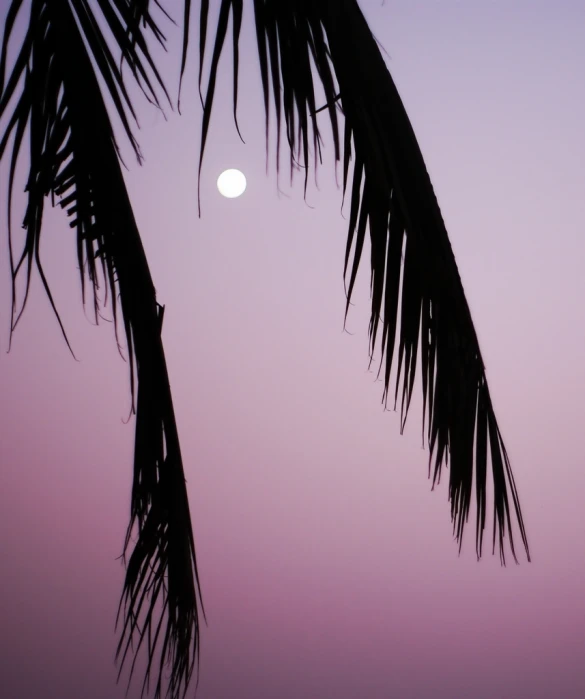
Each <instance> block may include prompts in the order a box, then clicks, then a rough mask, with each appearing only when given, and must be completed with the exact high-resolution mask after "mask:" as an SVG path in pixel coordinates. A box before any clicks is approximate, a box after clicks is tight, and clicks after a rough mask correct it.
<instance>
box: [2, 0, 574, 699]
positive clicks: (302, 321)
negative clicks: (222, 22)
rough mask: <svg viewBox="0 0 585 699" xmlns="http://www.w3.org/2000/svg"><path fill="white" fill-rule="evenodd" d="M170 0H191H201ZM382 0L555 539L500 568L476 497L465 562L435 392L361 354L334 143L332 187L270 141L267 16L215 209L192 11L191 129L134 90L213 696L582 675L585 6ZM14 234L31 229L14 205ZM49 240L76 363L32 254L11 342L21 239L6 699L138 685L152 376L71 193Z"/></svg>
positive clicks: (547, 680)
mask: <svg viewBox="0 0 585 699" xmlns="http://www.w3.org/2000/svg"><path fill="white" fill-rule="evenodd" d="M6 4H7V3H6ZM247 4H248V3H247ZM167 6H168V7H169V8H170V9H171V11H172V14H173V15H174V16H176V18H177V19H178V20H179V19H180V18H181V12H180V10H179V7H180V5H179V3H178V2H176V1H175V2H172V3H168V4H167ZM215 6H217V3H215ZM361 6H362V8H363V10H364V12H365V14H366V16H367V18H368V20H369V21H370V23H371V26H372V27H373V28H374V31H375V34H376V36H377V38H378V39H379V40H380V42H381V43H382V44H383V46H384V47H385V49H386V50H387V52H388V54H389V58H388V65H389V67H390V71H391V73H392V75H393V77H394V79H395V81H396V83H397V86H398V89H399V91H400V93H401V96H402V98H403V101H404V103H405V106H406V109H407V111H408V114H409V116H410V119H411V121H412V123H413V126H414V129H415V132H416V135H417V137H418V139H419V143H420V145H421V148H422V151H423V154H424V157H425V160H426V163H427V166H428V169H429V172H430V174H431V177H432V180H433V184H434V187H435V190H436V193H437V196H438V199H439V203H440V206H441V208H442V212H443V215H444V218H445V221H446V223H447V228H448V230H449V234H450V238H451V242H452V246H453V249H454V251H455V255H456V259H457V263H458V266H459V270H460V273H461V276H462V279H463V283H464V286H465V290H466V294H467V298H468V301H469V304H470V307H471V311H472V315H473V318H474V321H475V324H476V328H477V332H478V335H479V339H480V344H481V347H482V351H483V355H484V359H485V361H486V364H487V371H488V378H489V382H490V387H491V394H492V398H493V401H494V405H495V408H496V414H497V416H498V420H499V423H500V427H501V429H502V433H503V436H504V439H505V442H506V446H507V449H508V452H509V454H510V458H511V461H512V467H513V469H514V474H515V478H516V482H517V485H518V488H519V492H520V499H521V503H522V507H523V512H524V516H525V521H526V525H527V530H528V537H529V542H530V545H531V552H532V556H533V562H532V563H530V564H528V563H527V562H526V560H525V558H523V557H521V558H520V562H521V564H520V565H519V566H516V565H514V564H513V563H511V564H509V565H508V567H507V568H502V567H501V566H500V563H499V557H498V556H497V555H496V556H494V557H492V555H491V550H490V547H489V545H488V547H486V548H487V550H486V555H485V556H484V558H483V559H482V561H481V562H479V563H478V562H477V561H476V556H475V549H474V545H473V526H474V525H473V521H474V510H473V511H472V513H471V516H470V526H469V529H468V530H467V532H466V536H465V540H464V545H463V551H462V554H461V555H460V556H458V553H457V546H456V544H455V543H454V542H453V541H452V533H451V532H452V530H451V524H450V519H449V506H448V504H447V488H446V480H447V479H446V478H444V480H443V482H442V483H441V485H440V487H438V488H436V489H435V491H434V492H430V482H429V481H428V480H427V478H426V476H427V452H426V451H423V450H422V449H421V444H420V424H421V423H420V406H421V401H420V395H419V394H418V393H417V396H416V401H414V400H413V406H412V408H411V412H410V415H409V421H408V424H407V429H406V431H405V434H404V435H403V436H402V437H401V436H400V435H399V418H398V415H397V414H396V413H393V412H384V411H383V410H382V407H381V405H380V399H381V395H382V385H381V383H379V382H375V374H374V373H371V372H370V373H368V371H367V364H368V362H367V359H368V355H367V349H368V344H367V325H368V320H369V300H368V283H369V275H368V273H367V268H366V266H364V268H363V270H362V274H361V277H360V279H359V285H358V286H359V288H358V289H357V292H356V295H355V299H354V300H355V305H354V306H353V307H352V310H351V313H350V316H349V321H348V330H349V331H350V332H351V333H353V335H350V334H347V333H343V332H342V326H343V312H344V292H343V281H342V270H343V256H344V251H345V236H346V225H347V222H346V221H344V219H343V218H342V217H341V215H340V204H341V193H340V192H339V191H338V190H337V189H336V186H335V179H334V176H333V173H334V169H333V163H332V159H331V154H330V157H329V159H328V160H326V161H325V163H324V165H323V168H322V169H321V170H320V174H319V187H320V189H319V190H317V189H316V188H315V187H314V186H313V187H312V188H311V189H310V191H309V195H308V205H307V204H305V203H304V202H303V197H302V186H301V185H302V182H301V179H300V178H299V180H298V181H296V182H295V184H294V186H293V187H292V188H291V187H289V186H288V183H287V177H286V174H283V176H282V177H281V183H280V184H281V190H282V194H280V195H279V194H278V192H277V189H276V180H275V177H274V172H273V171H274V168H273V166H272V163H273V160H272V159H271V166H270V173H269V176H268V177H266V175H265V155H264V142H263V139H264V122H263V115H262V100H261V96H260V82H259V75H258V66H257V58H256V53H255V47H254V41H255V39H254V36H253V32H252V31H251V30H252V25H251V21H252V13H251V12H250V8H246V9H247V10H248V12H247V15H246V17H245V26H244V36H243V39H242V41H243V43H242V51H243V56H242V61H243V66H242V71H243V73H242V96H241V108H240V112H239V117H240V126H241V129H242V132H243V135H244V139H245V140H246V145H243V144H242V143H241V142H240V141H239V140H238V136H237V133H236V132H235V129H234V127H233V124H232V121H231V113H230V109H231V100H230V80H229V77H230V75H231V72H230V71H231V66H230V64H229V62H228V61H229V59H230V54H229V50H228V52H227V53H226V56H225V58H224V70H223V72H222V75H223V77H224V80H223V81H222V82H221V85H220V89H219V93H218V98H217V104H216V107H215V109H214V119H213V121H212V129H211V133H210V141H209V146H208V150H207V153H206V157H205V161H204V168H203V178H202V188H201V190H202V204H203V212H202V217H201V219H199V218H198V216H197V208H196V174H197V155H198V145H199V135H200V116H201V114H200V106H199V104H198V99H197V93H196V75H197V52H196V50H195V48H196V47H195V37H196V31H197V27H196V24H197V17H195V18H194V24H193V30H194V34H193V36H194V40H193V44H192V47H191V54H190V62H189V68H188V72H187V76H186V81H185V87H184V93H183V100H182V112H183V115H182V117H179V116H178V115H177V114H176V113H174V114H169V122H168V123H165V121H164V119H163V118H162V117H161V116H160V115H159V114H157V113H156V112H155V111H154V110H153V109H151V108H149V105H147V104H145V103H143V102H142V103H140V105H139V106H140V108H141V115H142V116H141V131H140V133H139V140H140V143H141V146H142V149H143V152H144V155H145V157H146V163H145V166H144V167H143V168H141V169H140V168H138V167H137V166H136V165H135V163H134V162H132V158H131V157H128V158H127V164H128V165H129V167H130V172H129V173H128V175H127V182H128V187H129V190H130V193H131V197H132V201H133V203H134V206H135V212H136V216H137V220H138V223H139V226H140V230H141V233H142V236H143V239H144V244H145V247H146V250H147V254H148V258H149V261H150V264H151V269H152V273H153V277H154V280H155V285H156V288H157V292H158V297H159V301H160V302H161V303H163V304H165V306H166V313H165V324H164V333H163V338H164V342H165V347H166V352H167V359H168V364H169V371H170V376H171V383H172V387H173V393H174V399H175V408H176V413H177V419H178V425H179V430H180V435H181V440H182V449H183V457H184V463H185V468H186V474H187V480H188V490H189V498H190V503H191V510H192V517H193V526H194V531H195V539H196V547H197V555H198V565H199V570H200V574H201V580H202V586H203V598H204V603H205V608H206V613H207V619H208V626H207V627H203V629H202V637H201V675H200V685H199V690H198V693H197V696H198V697H199V699H231V698H232V697H238V698H239V699H273V698H275V697H278V698H282V699H296V698H297V697H298V698H301V697H302V698H303V699H322V698H324V697H336V698H338V699H354V698H356V697H366V698H368V699H369V698H371V699H378V698H380V699H382V698H387V697H396V698H398V699H431V697H432V698H433V699H443V698H444V699H447V698H453V697H455V698H457V697H462V698H467V697H473V698H474V699H508V698H510V699H524V698H525V699H548V698H555V699H556V698H563V699H573V698H575V699H576V698H577V697H583V696H585V665H584V662H583V659H584V657H585V545H584V543H583V542H584V541H585V516H584V512H583V502H584V496H583V494H584V492H585V469H584V468H583V466H584V463H583V461H584V456H583V455H584V453H585V430H584V428H583V424H584V417H585V409H584V407H583V395H584V394H585V363H584V361H583V357H584V355H585V323H584V312H583V303H584V301H585V275H584V273H583V267H584V264H585V119H584V115H585V77H584V72H583V66H584V65H585V5H584V4H583V3H582V2H581V0H575V1H571V2H569V0H558V2H554V3H553V2H552V1H551V0H541V1H539V2H536V1H533V0H530V1H529V0H524V1H522V2H521V1H520V0H514V1H509V0H508V1H504V0H497V1H496V0H494V1H493V2H480V1H479V0H477V1H476V2H469V3H463V2H460V1H455V0H441V2H438V1H437V0H427V1H425V2H422V1H418V2H413V0H408V1H407V0H400V1H398V0H388V1H387V2H385V3H382V2H381V0H361ZM2 7H5V3H2ZM195 7H198V3H195ZM173 8H175V9H174V12H173ZM167 29H168V35H169V38H170V39H171V40H172V42H173V43H174V46H175V50H174V51H172V52H171V53H170V54H169V56H166V57H161V62H162V65H163V68H164V71H165V75H166V76H167V78H168V84H169V87H170V88H171V89H173V90H175V91H176V86H177V82H178V62H179V54H178V51H177V49H178V46H179V44H180V31H179V30H177V29H173V28H172V27H170V26H167ZM125 152H126V153H128V149H127V148H126V150H125ZM227 167H238V168H240V169H241V170H243V171H244V172H245V173H246V175H247V177H248V189H247V191H246V193H245V195H244V196H243V197H242V198H241V199H235V200H227V199H223V198H221V197H220V195H219V194H218V193H217V190H216V188H215V180H216V178H217V176H218V174H219V173H220V172H221V171H222V170H223V169H225V168H227ZM2 172H3V179H2V182H1V183H0V187H1V191H2V201H5V196H6V194H5V192H6V177H5V170H3V171H2ZM22 202H23V199H22V197H19V198H17V203H20V204H22ZM20 211H21V210H19V217H20V216H21V213H20ZM2 236H3V238H2V240H3V242H2V246H3V249H4V251H6V249H7V248H6V230H5V225H4V223H3V224H2ZM42 253H43V256H44V260H45V266H46V271H47V274H48V277H49V280H50V283H51V286H52V290H53V293H54V296H55V300H56V303H57V305H58V308H59V311H60V313H61V315H62V318H63V321H64V323H65V326H66V329H67V332H68V335H69V338H70V341H71V343H72V346H73V349H74V351H75V353H76V356H77V357H78V359H79V360H80V361H79V362H75V361H74V360H73V359H72V357H71V355H70V354H69V353H68V351H67V348H66V346H65V344H64V342H63V339H62V336H61V334H60V331H59V327H58V325H57V323H56V321H55V319H54V316H53V315H52V313H51V311H50V308H49V304H48V301H47V299H46V297H45V295H44V293H43V291H42V288H41V286H40V284H39V281H38V278H37V277H35V280H34V282H33V289H32V297H31V299H30V302H29V306H28V308H27V311H26V313H25V315H24V317H23V319H22V322H21V324H20V326H19V328H18V330H17V332H16V334H15V336H14V339H13V347H12V351H11V352H10V354H6V350H7V347H8V327H9V323H8V319H9V310H10V296H9V292H10V288H9V281H8V264H7V256H6V254H4V255H3V256H2V260H3V261H2V264H1V265H0V292H1V296H0V300H1V305H0V327H1V334H0V349H1V355H0V396H1V402H0V412H1V414H0V531H1V532H2V535H1V536H0V561H1V569H2V573H1V585H0V694H1V695H2V697H5V698H6V699H20V698H23V699H29V698H31V699H33V698H36V697H39V698H41V697H42V698H43V699H49V698H52V697H56V698H59V699H69V698H70V697H71V698H77V697H83V699H121V698H122V697H123V696H124V690H125V685H124V684H123V683H121V684H120V685H118V686H117V685H116V681H115V680H116V671H115V667H114V662H113V659H114V650H115V645H116V640H117V636H116V635H115V634H114V620H115V612H116V608H117V603H118V599H119V595H120V592H121V588H122V582H123V568H122V565H121V563H120V561H119V560H116V558H117V556H119V555H120V553H121V549H122V544H123V537H124V533H125V527H126V525H127V518H128V514H129V502H130V485H131V455H132V448H133V439H134V434H133V425H125V424H124V423H123V420H125V419H126V417H127V415H128V411H129V408H130V398H129V386H128V374H127V371H128V368H127V365H126V364H125V363H124V362H123V361H122V360H121V359H120V357H119V355H118V353H117V349H116V345H115V342H114V335H113V331H112V327H111V325H110V324H109V323H106V322H104V323H101V324H100V326H99V327H98V328H96V327H94V326H92V324H91V323H90V321H89V320H87V319H86V317H84V313H83V309H82V307H81V300H80V294H79V280H78V272H77V269H76V260H75V246H74V238H73V232H72V231H71V230H70V229H69V228H68V226H67V225H66V223H65V222H64V219H63V217H62V215H61V213H60V212H51V211H48V212H47V216H46V222H45V229H44V239H43V245H42ZM364 260H366V261H367V257H366V255H365V256H364ZM419 393H420V385H419ZM490 526H491V522H490ZM139 689H140V683H139V682H136V683H135V684H133V685H132V688H131V690H130V693H129V695H128V696H129V697H130V699H136V698H137V697H138V696H139V694H140V692H139Z"/></svg>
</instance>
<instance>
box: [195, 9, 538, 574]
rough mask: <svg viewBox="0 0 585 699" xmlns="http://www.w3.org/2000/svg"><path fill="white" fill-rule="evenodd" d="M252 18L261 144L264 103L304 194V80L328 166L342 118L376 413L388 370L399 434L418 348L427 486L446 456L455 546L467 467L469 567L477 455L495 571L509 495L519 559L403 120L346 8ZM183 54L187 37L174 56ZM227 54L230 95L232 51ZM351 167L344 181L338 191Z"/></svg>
mask: <svg viewBox="0 0 585 699" xmlns="http://www.w3.org/2000/svg"><path fill="white" fill-rule="evenodd" d="M189 5H190V0H186V6H187V8H189ZM242 9H243V3H242V0H222V2H221V6H220V13H219V20H218V26H217V29H216V36H215V42H214V46H213V55H212V60H211V65H210V68H209V77H208V84H207V90H206V93H205V99H204V119H203V134H202V145H201V158H202V157H203V152H204V149H205V142H206V136H207V129H208V125H209V120H210V117H211V111H212V105H213V98H214V90H215V84H216V79H217V69H218V64H219V57H220V55H221V52H222V49H223V45H224V42H225V38H226V35H227V31H228V25H229V19H230V15H231V17H232V41H233V44H234V47H235V46H237V42H238V38H239V26H240V22H241V14H242ZM208 10H209V2H208V0H202V1H201V19H200V27H201V37H200V52H201V58H203V52H204V50H205V37H206V33H207V24H208ZM254 11H255V21H256V31H257V39H258V52H259V61H260V71H261V76H262V85H263V88H264V104H265V111H266V130H267V139H268V134H269V113H270V103H271V101H272V103H273V105H274V107H275V110H276V133H277V149H276V158H277V167H278V164H279V160H278V158H279V152H280V133H281V125H282V122H283V121H284V129H285V133H286V138H287V140H288V143H289V147H290V167H291V173H292V171H293V169H294V168H295V163H296V162H297V161H298V162H300V164H301V166H302V167H304V168H305V187H306V181H307V179H306V178H307V177H308V172H309V167H310V165H311V163H310V162H309V160H310V157H309V155H310V150H311V146H312V150H313V158H314V162H315V164H316V162H317V157H318V152H319V143H320V136H319V127H318V123H317V118H318V117H317V116H316V114H317V112H319V111H321V110H322V108H320V109H316V98H315V84H314V80H315V77H316V76H318V79H319V80H320V82H321V85H322V88H323V90H324V93H325V98H326V105H325V108H326V110H327V112H328V114H329V122H330V126H331V129H332V133H333V140H334V148H335V158H336V161H337V160H339V159H340V157H341V156H340V152H341V147H340V141H341V139H340V127H339V124H338V119H337V111H336V109H337V105H338V104H339V106H340V107H341V110H342V112H343V115H344V120H345V121H344V146H343V171H344V192H345V191H346V188H347V187H350V189H351V204H350V219H349V232H348V240H347V251H346V259H345V271H344V274H345V276H346V279H347V277H349V284H348V291H347V306H346V314H347V310H348V308H349V304H350V299H351V295H352V292H353V288H354V283H355V280H356V274H357V270H358V266H359V263H360V260H361V255H362V251H363V246H364V241H365V237H366V231H367V230H369V234H370V241H371V261H370V264H371V298H372V308H371V318H370V328H369V336H370V353H371V356H373V352H374V348H375V347H376V346H377V343H378V341H379V344H380V346H381V351H382V362H381V365H380V371H381V370H382V368H383V370H384V386H385V390H384V396H383V402H384V403H385V404H386V402H387V400H388V397H389V392H390V391H391V388H390V375H391V368H392V364H393V361H396V362H397V370H396V385H395V389H394V401H395V404H396V402H397V401H398V397H399V393H400V405H401V430H402V429H403V428H404V422H405V420H406V416H407V413H408V408H409V405H410V400H411V397H412V391H413V387H414V380H415V375H416V364H417V356H418V352H419V347H420V362H421V370H422V392H423V436H424V432H425V420H426V421H427V436H428V442H429V451H430V455H429V476H430V472H431V467H432V471H433V485H434V484H435V483H436V482H438V480H439V479H440V475H441V469H442V466H443V465H444V464H447V463H448V460H449V457H450V460H451V464H450V479H449V498H450V502H451V517H452V520H453V527H454V533H455V535H456V538H457V540H458V541H459V547H460V548H461V543H462V536H463V530H464V526H465V523H466V521H467V518H468V514H469V507H470V500H471V493H472V482H473V474H474V465H475V481H476V482H475V489H476V500H477V521H476V551H477V556H478V558H479V557H480V556H481V553H482V542H483V533H484V528H485V520H486V478H487V463H488V446H489V452H490V455H491V466H492V475H493V482H494V526H493V545H494V550H495V545H496V539H497V540H498V542H499V551H500V557H501V560H502V563H504V562H505V555H504V540H505V537H506V533H507V534H508V537H509V543H510V547H511V551H512V555H513V556H514V559H515V560H516V553H515V548H514V539H513V533H512V523H511V517H510V503H509V495H510V496H511V498H512V504H513V508H514V511H515V514H516V518H517V521H518V525H519V529H520V534H521V538H522V541H523V543H524V547H525V549H526V553H527V556H528V558H529V550H528V541H527V538H526V532H525V528H524V523H523V519H522V514H521V511H520V504H519V500H518V495H517V492H516V487H515V484H514V479H513V476H512V471H511V468H510V462H509V459H508V455H507V452H506V449H505V447H504V443H503V441H502V436H501V434H500V430H499V428H498V424H497V421H496V417H495V414H494V410H493V406H492V402H491V398H490V394H489V390H488V386H487V381H486V376H485V368H484V364H483V360H482V357H481V352H480V349H479V345H478V341H477V336H476V333H475V330H474V326H473V322H472V319H471V315H470V312H469V308H468V305H467V301H466V299H465V295H464V292H463V287H462V284H461V279H460V277H459V272H458V270H457V265H456V263H455V258H454V256H453V252H452V250H451V245H450V243H449V239H448V237H447V231H446V229H445V224H444V222H443V218H442V216H441V212H440V209H439V206H438V204H437V200H436V197H435V194H434V191H433V188H432V185H431V181H430V178H429V175H428V173H427V170H426V167H425V164H424V160H423V158H422V155H421V151H420V148H419V146H418V144H417V141H416V138H415V136H414V132H413V130H412V127H411V125H410V122H409V119H408V117H407V114H406V111H405V109H404V107H403V105H402V102H401V100H400V97H399V95H398V92H397V90H396V87H395V85H394V82H393V80H392V77H391V75H390V73H389V71H388V69H387V67H386V65H385V63H384V60H383V58H382V55H381V53H380V50H379V48H378V45H377V43H376V40H375V38H374V36H373V35H372V33H371V31H370V29H369V28H368V25H367V23H366V21H365V18H364V16H363V14H362V12H361V10H360V8H359V6H358V4H357V2H356V1H355V0H335V1H334V0H287V1H286V2H283V1H282V0H254ZM186 14H187V15H188V11H187V13H186ZM187 43H188V34H187V33H186V34H185V38H184V54H185V53H186V46H187ZM234 57H235V59H234V73H235V74H236V76H235V78H234V86H235V90H237V61H236V58H237V52H236V51H234ZM201 65H203V60H201ZM199 82H200V84H201V75H200V80H199ZM351 159H353V174H352V176H351V185H349V178H350V167H349V166H350V160H351ZM200 167H201V165H200ZM352 251H353V252H352ZM402 258H403V261H402ZM380 325H381V328H382V332H381V337H380V333H379V327H380ZM433 460H434V464H433Z"/></svg>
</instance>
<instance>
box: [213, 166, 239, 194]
mask: <svg viewBox="0 0 585 699" xmlns="http://www.w3.org/2000/svg"><path fill="white" fill-rule="evenodd" d="M217 188H218V189H219V193H220V194H223V196H224V197H227V198H228V199H234V198H235V197H239V196H241V195H242V194H243V193H244V192H245V190H246V177H245V176H244V173H243V172H240V171H239V170H233V169H232V170H224V171H223V172H222V173H221V175H220V176H219V177H218V178H217Z"/></svg>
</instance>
